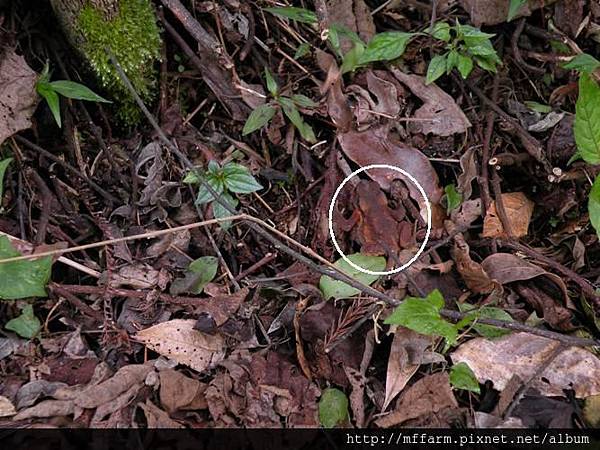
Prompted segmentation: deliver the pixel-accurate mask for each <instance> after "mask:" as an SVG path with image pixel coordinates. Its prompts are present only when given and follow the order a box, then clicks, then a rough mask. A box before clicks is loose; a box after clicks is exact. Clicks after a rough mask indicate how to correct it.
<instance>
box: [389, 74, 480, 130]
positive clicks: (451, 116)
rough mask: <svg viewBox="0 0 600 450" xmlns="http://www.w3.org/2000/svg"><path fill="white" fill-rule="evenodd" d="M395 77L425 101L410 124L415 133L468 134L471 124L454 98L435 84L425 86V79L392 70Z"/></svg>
mask: <svg viewBox="0 0 600 450" xmlns="http://www.w3.org/2000/svg"><path fill="white" fill-rule="evenodd" d="M391 71H392V73H393V74H394V76H395V77H396V78H397V79H398V80H400V81H401V82H402V83H404V84H405V85H406V86H408V88H409V89H410V90H411V91H412V93H413V94H414V95H416V96H417V97H419V98H420V99H421V100H422V101H423V106H421V107H420V108H419V109H417V110H416V111H415V114H414V118H415V119H418V121H415V122H409V129H410V130H411V131H412V132H413V133H423V134H429V133H432V134H435V135H437V136H451V135H452V134H455V133H466V131H467V129H468V128H469V127H470V126H471V122H469V119H467V116H465V113H463V111H462V109H460V107H459V106H458V105H457V104H456V102H455V101H454V99H453V98H452V96H450V95H449V94H447V93H446V92H445V91H444V90H443V89H441V88H440V87H438V86H436V85H435V84H433V83H432V84H429V85H426V84H425V78H423V77H421V76H419V75H409V74H405V73H404V72H402V71H400V70H398V69H395V68H391Z"/></svg>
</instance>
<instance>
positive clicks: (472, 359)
mask: <svg viewBox="0 0 600 450" xmlns="http://www.w3.org/2000/svg"><path fill="white" fill-rule="evenodd" d="M558 345H560V343H559V342H557V341H554V340H551V339H547V338H544V337H541V336H536V335H533V334H529V333H513V334H509V335H506V336H502V337H500V338H497V339H494V340H489V339H485V338H475V339H472V340H470V341H467V342H465V343H464V344H462V345H461V346H460V347H459V348H458V349H457V350H456V351H454V352H453V353H452V354H451V358H452V361H453V362H454V363H455V364H456V363H458V362H465V363H467V364H468V365H469V367H470V368H471V369H472V370H473V372H474V373H475V375H476V376H477V379H478V380H479V382H480V383H485V381H486V380H491V381H492V382H493V383H494V388H495V389H498V390H500V391H502V390H504V388H505V387H506V385H507V383H508V381H509V380H510V379H511V378H512V377H513V375H517V376H519V378H521V379H522V380H524V381H527V380H529V379H530V378H531V377H532V376H533V375H534V374H535V372H536V371H537V370H538V368H539V367H540V366H541V365H542V364H543V363H544V361H545V360H546V358H547V357H548V356H549V355H550V354H552V353H553V352H554V350H555V349H556V347H557V346H558ZM531 387H533V388H535V389H537V390H539V391H540V392H541V393H542V394H543V395H550V396H561V395H563V389H573V390H574V391H575V394H576V396H577V397H578V398H585V397H589V396H590V395H597V394H599V393H600V360H599V359H598V358H597V357H596V356H595V355H594V354H593V353H591V352H589V351H587V350H584V349H582V348H578V347H569V348H566V349H565V350H563V351H562V352H561V353H560V354H559V355H558V356H557V357H556V358H555V359H554V361H553V362H552V363H550V365H549V366H548V368H547V369H546V370H544V372H543V373H542V374H541V375H540V376H539V377H538V378H537V379H535V380H533V381H532V382H531Z"/></svg>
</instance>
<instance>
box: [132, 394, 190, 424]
mask: <svg viewBox="0 0 600 450" xmlns="http://www.w3.org/2000/svg"><path fill="white" fill-rule="evenodd" d="M138 406H139V407H140V408H142V409H143V410H144V414H145V415H146V422H148V428H170V429H172V428H184V426H183V425H182V424H180V423H179V422H175V421H174V420H173V419H171V418H170V417H169V415H168V414H167V413H166V412H164V411H163V410H162V409H160V408H159V407H158V406H156V405H155V404H154V403H152V402H151V401H150V400H149V399H146V403H138Z"/></svg>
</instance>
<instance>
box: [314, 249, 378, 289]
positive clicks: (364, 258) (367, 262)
mask: <svg viewBox="0 0 600 450" xmlns="http://www.w3.org/2000/svg"><path fill="white" fill-rule="evenodd" d="M348 259H349V260H350V261H352V262H353V263H354V264H356V265H358V266H360V267H362V268H364V269H367V270H371V271H372V272H382V271H383V270H385V266H386V261H385V258H384V257H382V256H368V255H363V254H361V253H354V254H353V255H348ZM333 265H334V266H335V267H337V268H338V269H340V270H341V271H342V272H344V273H345V274H346V275H348V276H349V277H351V278H353V279H355V280H356V281H360V282H361V283H363V284H366V285H369V284H371V283H373V282H375V281H376V280H377V279H378V278H379V276H378V275H371V274H368V273H364V272H361V271H359V270H356V269H355V268H354V267H352V266H351V265H350V264H348V263H347V262H346V261H345V260H344V259H343V258H340V259H338V260H337V261H336V262H335V263H334V264H333ZM319 288H320V289H321V292H322V293H323V297H325V299H326V300H327V299H330V298H334V299H338V298H348V297H352V296H354V295H356V294H358V293H359V292H360V291H359V290H358V289H356V288H354V287H352V286H350V285H349V284H346V283H344V282H343V281H338V280H334V279H333V278H331V277H328V276H327V275H323V276H322V277H321V280H320V281H319Z"/></svg>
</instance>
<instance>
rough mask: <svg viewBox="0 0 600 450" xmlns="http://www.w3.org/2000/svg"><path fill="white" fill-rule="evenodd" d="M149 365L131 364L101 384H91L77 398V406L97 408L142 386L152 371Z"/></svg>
mask: <svg viewBox="0 0 600 450" xmlns="http://www.w3.org/2000/svg"><path fill="white" fill-rule="evenodd" d="M152 370H154V369H153V368H152V366H150V365H148V364H130V365H128V366H124V367H121V368H120V369H119V370H118V371H117V372H116V373H115V374H114V375H113V376H112V377H111V378H109V379H108V380H105V381H103V382H101V383H99V384H90V385H88V386H87V387H86V388H85V389H83V390H82V391H81V392H80V393H79V394H78V395H77V397H76V398H75V404H76V405H77V406H79V407H81V408H97V407H98V406H100V405H103V404H105V403H108V402H110V401H112V400H114V399H115V398H117V397H118V396H119V395H121V394H122V393H123V392H125V391H127V390H128V389H130V388H131V387H132V386H135V385H138V384H141V383H143V382H144V380H145V379H146V376H147V375H148V373H149V372H150V371H152Z"/></svg>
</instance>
